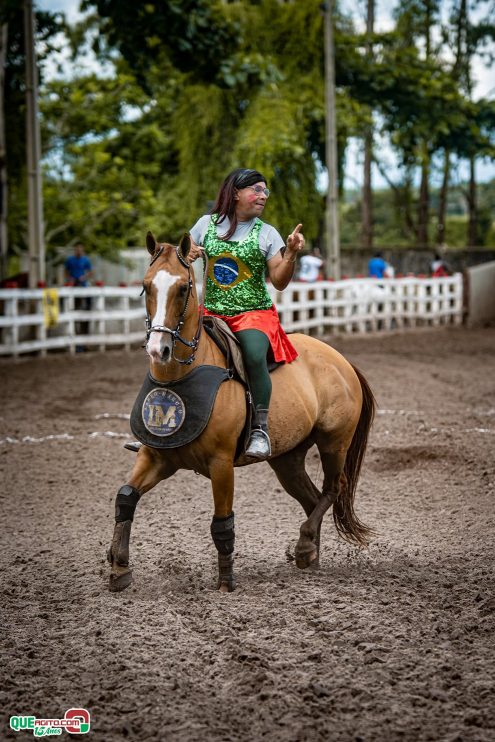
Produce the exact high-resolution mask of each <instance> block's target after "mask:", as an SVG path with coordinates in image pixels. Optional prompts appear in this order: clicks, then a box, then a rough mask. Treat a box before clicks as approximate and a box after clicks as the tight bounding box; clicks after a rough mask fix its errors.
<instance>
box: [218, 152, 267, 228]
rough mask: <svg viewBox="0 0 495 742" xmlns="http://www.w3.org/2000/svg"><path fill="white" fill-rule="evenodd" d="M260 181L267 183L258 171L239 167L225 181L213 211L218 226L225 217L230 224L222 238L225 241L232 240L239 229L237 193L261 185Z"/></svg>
mask: <svg viewBox="0 0 495 742" xmlns="http://www.w3.org/2000/svg"><path fill="white" fill-rule="evenodd" d="M260 181H263V183H266V178H265V176H264V175H262V174H261V173H259V172H258V171H257V170H250V169H249V168H245V167H239V168H237V169H236V170H232V172H231V173H229V174H228V175H227V177H226V178H225V180H224V181H223V183H222V185H221V186H220V190H219V191H218V195H217V198H216V201H215V203H214V204H213V208H212V210H211V213H212V214H218V217H217V224H221V223H222V222H223V221H224V219H225V217H227V218H228V220H229V222H230V227H229V229H228V230H227V232H226V233H225V234H224V235H223V236H222V239H223V240H228V239H230V238H231V237H232V235H233V234H234V232H235V231H236V229H237V215H236V213H235V193H236V191H238V190H240V189H241V188H247V187H248V186H250V185H254V184H255V183H259V182H260Z"/></svg>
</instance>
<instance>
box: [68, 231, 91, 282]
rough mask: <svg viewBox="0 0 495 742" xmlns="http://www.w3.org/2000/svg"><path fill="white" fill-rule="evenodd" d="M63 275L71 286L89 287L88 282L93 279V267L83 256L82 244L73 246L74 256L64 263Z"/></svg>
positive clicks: (78, 243)
mask: <svg viewBox="0 0 495 742" xmlns="http://www.w3.org/2000/svg"><path fill="white" fill-rule="evenodd" d="M65 275H66V278H67V281H68V282H69V283H70V284H71V286H89V280H90V278H92V277H93V266H92V265H91V261H90V259H89V258H88V257H87V256H86V255H85V254H84V245H83V244H82V242H77V243H76V244H75V245H74V255H70V256H69V257H68V258H67V260H66V261H65Z"/></svg>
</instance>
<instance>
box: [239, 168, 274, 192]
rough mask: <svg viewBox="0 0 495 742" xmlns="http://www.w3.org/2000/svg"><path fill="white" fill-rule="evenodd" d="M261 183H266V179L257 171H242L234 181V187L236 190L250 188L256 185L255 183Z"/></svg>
mask: <svg viewBox="0 0 495 742" xmlns="http://www.w3.org/2000/svg"><path fill="white" fill-rule="evenodd" d="M260 181H263V183H266V178H265V177H264V176H263V175H262V174H261V173H259V172H258V171H257V170H249V169H245V170H241V171H240V173H239V174H238V176H237V177H236V179H235V181H234V186H235V187H236V188H239V189H240V188H247V187H248V186H251V185H254V184H255V183H259V182H260Z"/></svg>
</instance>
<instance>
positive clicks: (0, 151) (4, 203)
mask: <svg viewBox="0 0 495 742" xmlns="http://www.w3.org/2000/svg"><path fill="white" fill-rule="evenodd" d="M7 39H8V26H7V24H6V23H4V24H3V25H2V26H1V28H0V280H3V279H5V278H6V277H7V252H8V232H7V213H8V200H7V194H8V191H7V145H6V141H5V64H6V57H7Z"/></svg>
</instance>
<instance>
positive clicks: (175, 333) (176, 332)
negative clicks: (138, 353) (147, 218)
mask: <svg viewBox="0 0 495 742" xmlns="http://www.w3.org/2000/svg"><path fill="white" fill-rule="evenodd" d="M164 248H165V245H160V247H159V249H158V250H157V252H156V253H155V254H154V255H153V257H152V259H151V262H150V266H151V265H153V263H154V262H155V260H156V259H157V258H159V257H160V255H161V254H162V253H163V250H164ZM175 253H176V255H177V259H178V261H179V263H181V265H183V266H184V268H187V274H188V279H189V281H188V287H187V296H186V301H185V302H184V307H183V309H182V312H181V314H180V317H179V321H178V322H177V325H176V327H175V329H173V330H172V329H170V327H166V326H165V325H152V324H151V318H150V316H149V314H148V312H146V342H148V340H149V339H150V335H151V333H152V332H166V333H168V334H169V335H170V337H171V338H172V359H173V360H174V361H176V362H177V363H180V364H183V365H186V366H189V364H191V363H192V362H193V361H194V358H195V356H196V351H197V349H198V345H199V339H200V337H201V330H202V329H203V308H201V312H200V314H199V320H198V328H197V330H196V333H195V335H194V337H193V339H192V340H186V339H185V338H183V337H182V335H181V334H180V332H181V329H182V327H183V325H184V322H185V317H186V312H187V307H188V304H189V298H190V296H191V292H192V288H193V281H192V277H191V265H190V264H189V263H188V262H186V261H185V260H184V258H183V257H182V255H181V252H180V250H179V248H178V247H176V248H175ZM205 282H206V270H205V278H204V281H203V295H204V290H205V285H204V284H205ZM144 290H145V289H144V286H143V291H142V292H141V293H144ZM177 342H179V343H182V345H185V346H186V347H187V348H191V355H190V356H189V357H188V358H186V359H185V360H182V359H181V358H177V357H176V356H175V353H174V351H175V345H176V343H177Z"/></svg>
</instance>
